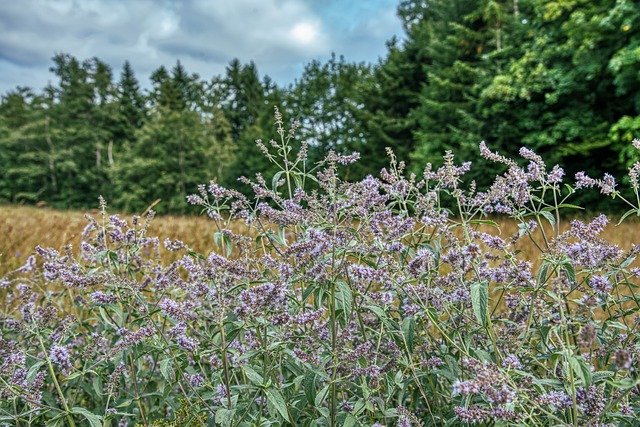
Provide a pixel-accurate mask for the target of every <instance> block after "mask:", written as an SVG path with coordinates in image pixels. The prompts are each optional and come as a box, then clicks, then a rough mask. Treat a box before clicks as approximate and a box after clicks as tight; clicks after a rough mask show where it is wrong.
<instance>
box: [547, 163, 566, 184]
mask: <svg viewBox="0 0 640 427" xmlns="http://www.w3.org/2000/svg"><path fill="white" fill-rule="evenodd" d="M563 177H564V169H562V168H561V167H560V166H559V165H555V166H554V167H553V169H551V172H549V174H548V175H547V182H549V183H550V184H560V183H561V182H562V178H563Z"/></svg>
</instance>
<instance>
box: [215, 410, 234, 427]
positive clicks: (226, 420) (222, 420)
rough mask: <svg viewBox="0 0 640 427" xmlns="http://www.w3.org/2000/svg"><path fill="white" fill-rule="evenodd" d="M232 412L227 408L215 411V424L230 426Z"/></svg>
mask: <svg viewBox="0 0 640 427" xmlns="http://www.w3.org/2000/svg"><path fill="white" fill-rule="evenodd" d="M234 412H235V411H234V410H232V409H227V408H220V409H218V410H217V411H216V416H215V421H216V424H222V425H223V426H229V425H231V421H232V420H233V415H234Z"/></svg>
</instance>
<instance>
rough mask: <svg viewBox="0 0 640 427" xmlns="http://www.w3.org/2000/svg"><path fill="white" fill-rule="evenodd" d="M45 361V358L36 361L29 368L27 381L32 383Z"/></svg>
mask: <svg viewBox="0 0 640 427" xmlns="http://www.w3.org/2000/svg"><path fill="white" fill-rule="evenodd" d="M45 363H46V362H45V361H44V360H42V361H40V362H36V363H34V364H33V365H32V366H31V367H30V368H29V371H28V372H27V383H29V384H31V383H32V382H33V380H34V379H35V377H36V375H37V374H38V371H39V370H40V367H41V366H42V365H44V364H45Z"/></svg>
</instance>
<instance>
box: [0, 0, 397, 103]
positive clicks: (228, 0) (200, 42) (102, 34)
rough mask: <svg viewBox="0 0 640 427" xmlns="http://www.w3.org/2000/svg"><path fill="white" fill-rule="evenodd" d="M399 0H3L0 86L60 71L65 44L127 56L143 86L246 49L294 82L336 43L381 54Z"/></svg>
mask: <svg viewBox="0 0 640 427" xmlns="http://www.w3.org/2000/svg"><path fill="white" fill-rule="evenodd" d="M396 6H397V0H357V1H348V0H342V1H341V0H183V1H178V0H19V1H18V0H15V1H11V0H10V1H0V34H2V36H1V37H0V92H2V93H4V92H5V91H7V90H9V89H12V88H14V87H15V86H17V85H23V86H30V87H34V88H37V89H40V88H42V87H44V86H45V85H46V84H47V82H48V81H50V80H52V79H53V76H52V75H51V74H50V73H49V71H48V69H49V67H50V66H51V57H52V56H53V55H54V54H55V53H57V52H65V53H71V54H72V55H74V56H76V57H78V58H80V59H86V58H91V57H93V56H97V57H99V58H100V59H102V60H104V61H106V62H107V63H109V64H110V65H111V66H112V67H113V69H114V74H115V75H116V76H117V75H118V74H119V71H120V68H121V66H122V63H123V62H124V61H125V60H127V59H128V60H129V61H130V62H131V63H132V65H133V67H134V69H135V71H136V73H137V75H138V78H139V79H140V81H141V83H142V85H143V86H147V85H148V80H147V78H148V76H149V74H150V73H151V71H153V70H154V69H156V68H157V67H158V66H160V65H166V66H171V65H173V64H175V62H176V60H178V59H179V60H180V61H181V62H182V63H183V64H184V65H185V66H186V68H187V70H189V71H190V72H197V73H198V74H200V75H201V76H202V77H203V78H206V79H209V78H210V77H212V76H213V75H216V74H220V73H222V72H224V68H225V66H226V65H227V64H228V62H229V61H230V60H231V59H232V58H234V57H238V58H239V59H240V60H241V61H243V62H248V61H250V60H253V61H255V63H256V64H257V66H258V70H259V71H260V73H261V75H265V74H268V75H269V76H271V77H272V78H273V79H274V80H275V81H276V82H278V83H280V84H283V85H286V84H289V83H292V82H293V81H294V79H295V78H296V77H298V76H299V75H300V73H301V72H302V69H303V68H304V65H305V64H306V63H308V62H309V61H311V60H312V59H320V60H326V59H328V58H329V57H330V55H331V53H332V52H335V53H336V54H337V55H344V56H345V58H346V59H347V60H349V61H358V62H359V61H366V62H376V61H377V60H378V58H380V57H383V56H384V55H385V51H386V48H385V41H386V40H388V39H389V38H391V37H392V36H393V35H398V36H401V33H402V29H401V25H400V20H399V19H398V17H397V16H396Z"/></svg>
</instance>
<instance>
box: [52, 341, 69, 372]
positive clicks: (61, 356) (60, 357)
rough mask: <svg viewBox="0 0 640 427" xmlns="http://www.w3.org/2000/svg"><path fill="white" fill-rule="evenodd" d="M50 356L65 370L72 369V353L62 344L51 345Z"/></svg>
mask: <svg viewBox="0 0 640 427" xmlns="http://www.w3.org/2000/svg"><path fill="white" fill-rule="evenodd" d="M49 358H50V359H51V361H52V362H53V363H55V364H56V365H58V366H59V367H60V369H61V370H62V371H63V372H65V373H66V372H68V371H70V370H71V354H70V353H69V349H68V348H66V347H63V346H60V345H54V346H53V347H51V352H50V353H49Z"/></svg>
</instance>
